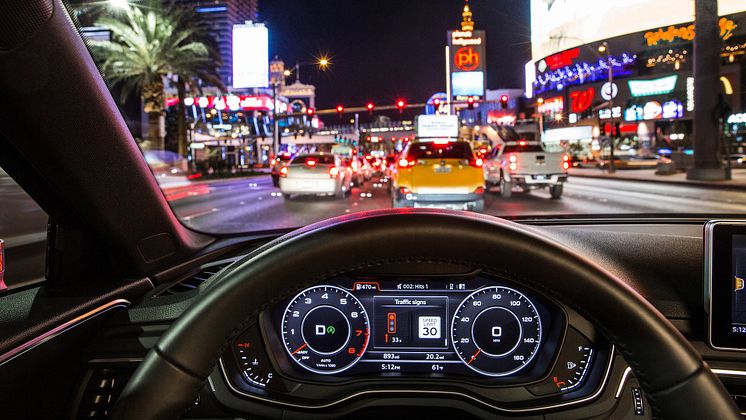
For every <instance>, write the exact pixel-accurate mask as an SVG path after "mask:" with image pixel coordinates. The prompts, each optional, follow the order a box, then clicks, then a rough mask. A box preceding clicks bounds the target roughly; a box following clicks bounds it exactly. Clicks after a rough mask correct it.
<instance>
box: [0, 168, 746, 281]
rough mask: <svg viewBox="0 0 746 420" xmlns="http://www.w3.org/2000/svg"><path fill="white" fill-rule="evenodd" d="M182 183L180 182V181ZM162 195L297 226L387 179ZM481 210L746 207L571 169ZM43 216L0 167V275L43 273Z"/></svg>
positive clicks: (250, 220)
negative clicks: (314, 187)
mask: <svg viewBox="0 0 746 420" xmlns="http://www.w3.org/2000/svg"><path fill="white" fill-rule="evenodd" d="M184 184H186V185H184ZM180 185H181V186H180V187H178V188H175V189H174V188H173V187H169V193H168V194H167V196H168V197H169V198H170V203H171V205H172V207H173V209H174V210H175V212H176V214H177V215H178V216H179V217H180V218H181V219H182V220H183V221H184V223H185V224H187V225H188V226H190V227H192V228H194V229H196V230H200V231H205V232H216V233H221V232H231V233H235V232H246V231H257V230H270V229H278V228H289V227H298V226H303V225H306V224H309V223H313V222H316V221H319V220H322V219H325V218H329V217H333V216H337V215H340V214H346V213H351V212H357V211H363V210H372V209H380V208H387V207H390V206H391V197H390V196H389V195H388V194H387V193H386V191H387V189H388V185H387V184H386V183H385V182H382V181H381V180H379V179H374V180H372V181H369V182H366V183H365V184H364V185H363V186H362V187H360V188H353V190H352V194H351V195H350V196H348V197H346V198H342V199H340V198H331V197H298V198H294V199H292V200H286V199H284V198H283V197H282V195H281V194H280V191H279V189H277V188H274V187H273V186H272V183H271V180H270V177H269V175H262V176H258V177H252V178H242V179H229V180H219V181H212V182H199V181H198V182H194V183H192V184H190V183H188V182H187V181H185V180H184V181H183V182H182V183H181V184H180ZM485 213H488V214H492V215H495V216H511V215H537V216H541V215H570V214H575V215H577V214H604V215H613V214H624V213H647V214H661V213H704V214H708V213H712V214H714V213H719V214H723V213H729V214H733V213H746V191H743V192H739V191H726V190H720V189H713V188H707V187H698V186H687V185H672V184H663V183H650V182H636V181H619V180H606V179H595V178H581V177H570V180H569V182H568V183H567V184H565V194H564V195H563V197H562V198H561V199H560V200H552V199H550V198H549V193H548V192H546V191H543V190H538V191H533V192H531V193H525V192H520V191H518V190H516V191H515V192H514V193H513V196H512V197H511V198H509V199H503V198H500V195H499V194H498V191H497V190H493V191H491V192H490V193H488V194H487V197H486V202H485ZM46 223H47V216H46V214H45V213H44V212H43V211H42V210H41V209H40V208H39V207H38V206H36V204H34V202H33V201H32V200H31V199H30V198H29V197H28V196H27V195H26V194H25V193H24V192H23V191H22V190H21V189H20V188H19V187H18V186H17V185H15V183H13V182H12V181H11V180H10V178H8V177H7V176H6V175H5V174H4V173H2V172H0V239H4V240H5V247H6V255H5V256H6V266H7V269H6V273H5V281H6V282H7V283H8V284H9V285H11V286H14V285H15V286H17V285H20V284H24V283H27V282H31V281H35V280H37V279H40V278H42V277H43V275H44V255H45V248H44V246H45V243H44V241H45V230H46Z"/></svg>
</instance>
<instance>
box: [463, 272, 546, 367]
mask: <svg viewBox="0 0 746 420" xmlns="http://www.w3.org/2000/svg"><path fill="white" fill-rule="evenodd" d="M451 340H452V341H453V346H454V347H455V349H456V353H457V354H458V356H459V358H460V359H461V360H462V361H463V362H464V363H466V365H467V366H469V367H470V368H471V369H473V370H474V371H476V372H479V373H481V374H484V375H489V376H505V375H510V374H511V373H515V372H517V371H519V370H521V369H523V367H525V366H527V365H528V364H529V362H531V360H532V359H533V358H534V356H535V355H536V351H537V349H538V348H539V345H540V343H541V319H540V318H539V313H538V312H537V310H536V307H535V306H534V304H533V303H532V302H531V301H530V300H529V299H528V298H527V297H526V296H524V295H523V294H522V293H520V292H518V291H516V290H514V289H511V288H508V287H502V286H494V287H485V288H483V289H480V290H477V291H476V292H474V293H472V294H471V295H469V296H468V297H467V298H466V299H464V301H463V302H461V305H459V307H458V309H456V312H455V314H454V316H453V321H452V322H451Z"/></svg>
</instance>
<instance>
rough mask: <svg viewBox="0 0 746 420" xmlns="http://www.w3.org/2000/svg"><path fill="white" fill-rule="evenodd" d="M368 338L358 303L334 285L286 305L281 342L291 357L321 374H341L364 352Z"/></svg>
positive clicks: (313, 289) (318, 288) (365, 316)
mask: <svg viewBox="0 0 746 420" xmlns="http://www.w3.org/2000/svg"><path fill="white" fill-rule="evenodd" d="M369 335H370V329H369V322H368V314H367V313H366V312H365V309H364V308H363V306H362V305H361V304H360V302H359V301H358V300H357V298H355V296H353V295H352V294H350V293H348V292H347V291H345V290H343V289H340V288H339V287H335V286H315V287H311V288H308V289H306V290H304V291H302V292H300V293H299V294H298V295H297V296H295V298H293V300H292V301H291V302H290V304H288V307H287V308H286V309H285V314H284V315H283V319H282V339H283V341H284V343H285V349H286V350H287V352H288V354H289V355H290V357H291V358H292V359H293V360H294V361H295V362H296V363H298V364H299V365H300V366H302V367H303V368H305V369H307V370H309V371H311V372H315V373H320V374H333V373H339V372H342V371H344V370H346V369H348V368H350V367H351V366H352V365H354V364H355V363H357V361H358V360H360V358H361V357H362V356H363V353H365V349H366V348H367V347H368V337H369Z"/></svg>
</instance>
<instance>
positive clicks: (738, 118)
mask: <svg viewBox="0 0 746 420" xmlns="http://www.w3.org/2000/svg"><path fill="white" fill-rule="evenodd" d="M740 123H746V113H741V114H733V115H731V116H730V117H728V124H740Z"/></svg>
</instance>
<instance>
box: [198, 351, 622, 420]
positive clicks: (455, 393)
mask: <svg viewBox="0 0 746 420" xmlns="http://www.w3.org/2000/svg"><path fill="white" fill-rule="evenodd" d="M614 350H615V348H614V345H611V350H610V352H609V354H610V355H613V354H614ZM612 359H613V358H612V357H609V360H608V362H607V363H606V370H605V372H604V377H603V379H602V380H601V383H600V384H599V386H598V388H597V389H596V390H595V391H594V392H593V393H592V394H591V395H588V396H586V397H583V398H579V399H577V400H572V401H564V402H560V403H556V404H549V405H544V406H537V407H530V408H506V407H500V406H497V405H494V404H491V403H489V402H487V401H484V400H483V399H481V398H477V397H475V396H473V395H469V394H466V393H462V392H458V391H439V390H414V389H380V390H371V391H360V392H356V393H354V394H350V395H347V396H345V397H342V398H339V399H337V400H334V401H331V402H328V403H325V404H319V405H308V404H296V403H288V402H284V401H277V400H274V399H271V398H266V397H262V396H259V395H255V394H250V393H248V392H245V391H242V390H240V389H237V388H236V387H235V386H233V384H232V383H231V381H230V380H229V379H228V373H227V372H226V370H225V365H224V364H223V358H222V357H220V358H219V359H218V363H219V365H220V371H221V373H222V376H223V380H224V381H225V383H226V384H227V385H228V387H229V388H230V389H231V390H232V391H233V392H234V393H237V394H240V395H242V396H246V397H249V398H252V399H256V400H259V401H262V402H267V403H272V404H278V405H282V406H286V407H292V408H299V409H323V408H329V407H332V406H335V405H337V404H340V403H342V402H345V401H347V400H350V399H353V398H357V397H360V396H364V395H371V394H382V393H395V394H412V395H450V396H459V397H464V398H467V399H469V400H472V401H476V402H478V403H480V404H483V405H485V406H487V407H489V408H491V409H494V410H498V411H503V412H509V413H530V412H535V411H542V410H549V409H554V408H560V407H568V406H573V405H578V404H582V403H585V402H587V401H592V400H594V399H596V398H597V397H598V396H599V395H601V393H603V391H604V389H605V388H606V385H607V383H608V381H609V375H610V374H611V367H612V365H613V360H612ZM627 369H629V368H627ZM211 386H212V384H211Z"/></svg>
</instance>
